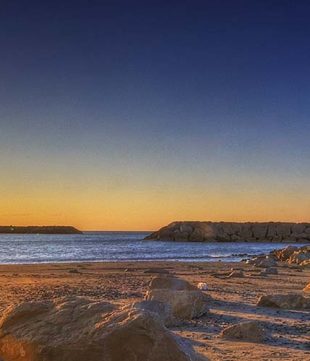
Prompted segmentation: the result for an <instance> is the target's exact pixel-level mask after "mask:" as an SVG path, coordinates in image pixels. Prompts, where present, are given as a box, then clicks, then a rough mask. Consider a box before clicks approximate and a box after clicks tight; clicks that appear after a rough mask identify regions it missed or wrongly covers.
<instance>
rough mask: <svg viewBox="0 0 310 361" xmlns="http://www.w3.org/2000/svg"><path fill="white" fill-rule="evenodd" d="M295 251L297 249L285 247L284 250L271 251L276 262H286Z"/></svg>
mask: <svg viewBox="0 0 310 361" xmlns="http://www.w3.org/2000/svg"><path fill="white" fill-rule="evenodd" d="M297 250H298V247H295V246H287V247H286V248H283V249H279V250H276V251H273V252H272V254H273V256H274V257H275V258H276V259H277V260H278V261H286V260H288V259H289V258H290V256H291V255H292V254H293V253H294V252H295V251H297Z"/></svg>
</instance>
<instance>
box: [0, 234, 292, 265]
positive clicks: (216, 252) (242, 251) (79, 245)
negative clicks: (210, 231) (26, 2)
mask: <svg viewBox="0 0 310 361" xmlns="http://www.w3.org/2000/svg"><path fill="white" fill-rule="evenodd" d="M147 234H149V232H86V233H84V234H82V235H80V234H77V235H42V234H38V235H34V234H0V263H2V264H4V263H46V262H91V261H137V260H144V261H151V260H171V261H172V260H173V261H219V260H222V261H231V262H236V261H240V260H241V259H242V258H246V257H247V256H251V255H257V254H260V253H268V252H270V251H271V250H273V249H276V248H283V247H285V246H286V245H287V244H283V243H216V242H214V243H205V242H197V243H196V242H195V243H191V242H161V241H143V238H144V237H145V236H146V235H147Z"/></svg>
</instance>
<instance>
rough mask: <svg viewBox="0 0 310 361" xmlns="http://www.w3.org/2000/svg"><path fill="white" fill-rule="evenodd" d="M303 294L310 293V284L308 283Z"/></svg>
mask: <svg viewBox="0 0 310 361" xmlns="http://www.w3.org/2000/svg"><path fill="white" fill-rule="evenodd" d="M303 292H305V293H310V283H308V284H307V286H306V287H305V288H304V289H303Z"/></svg>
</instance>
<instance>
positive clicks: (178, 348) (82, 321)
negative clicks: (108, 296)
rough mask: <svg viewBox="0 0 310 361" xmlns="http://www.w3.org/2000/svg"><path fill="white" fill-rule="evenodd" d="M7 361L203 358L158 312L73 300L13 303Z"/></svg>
mask: <svg viewBox="0 0 310 361" xmlns="http://www.w3.org/2000/svg"><path fill="white" fill-rule="evenodd" d="M0 325H1V327H0V358H3V359H4V360H6V361H85V360H91V361H124V360H126V361H145V360H148V361H193V360H195V361H198V360H202V357H200V356H199V355H197V354H196V353H195V352H194V351H193V349H192V348H191V347H190V346H189V345H188V344H187V343H185V342H184V341H183V340H182V339H181V338H179V337H177V336H175V335H174V334H173V333H172V332H170V331H169V330H167V329H166V328H165V327H164V325H163V324H162V322H161V320H160V319H159V318H158V317H157V316H156V315H155V314H154V313H152V312H148V311H144V310H141V309H132V308H131V309H129V310H128V309H126V310H120V309H117V308H116V307H115V306H113V305H111V304H109V303H106V302H93V301H90V300H89V299H85V298H71V299H63V300H57V301H53V302H30V303H29V302H28V303H23V304H21V305H19V306H11V307H9V308H8V309H7V310H6V311H5V312H4V315H3V317H2V319H1V321H0Z"/></svg>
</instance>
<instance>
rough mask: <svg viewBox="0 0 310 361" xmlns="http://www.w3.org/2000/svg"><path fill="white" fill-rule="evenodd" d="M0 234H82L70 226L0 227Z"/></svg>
mask: <svg viewBox="0 0 310 361" xmlns="http://www.w3.org/2000/svg"><path fill="white" fill-rule="evenodd" d="M0 233H13V234H14V233H25V234H27V233H29V234H38V233H40V234H82V233H83V232H81V231H79V230H78V229H76V228H74V227H71V226H28V227H15V226H0Z"/></svg>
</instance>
